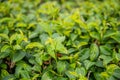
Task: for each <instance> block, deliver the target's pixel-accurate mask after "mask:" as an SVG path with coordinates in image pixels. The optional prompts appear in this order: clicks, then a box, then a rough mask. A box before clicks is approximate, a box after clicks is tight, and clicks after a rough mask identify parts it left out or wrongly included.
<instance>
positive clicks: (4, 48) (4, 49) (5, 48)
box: [1, 45, 10, 52]
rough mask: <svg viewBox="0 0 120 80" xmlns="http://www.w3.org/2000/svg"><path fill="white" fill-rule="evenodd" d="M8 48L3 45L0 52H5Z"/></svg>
mask: <svg viewBox="0 0 120 80" xmlns="http://www.w3.org/2000/svg"><path fill="white" fill-rule="evenodd" d="M8 48H10V46H9V45H4V46H3V47H2V48H1V52H6V50H7V49H8Z"/></svg>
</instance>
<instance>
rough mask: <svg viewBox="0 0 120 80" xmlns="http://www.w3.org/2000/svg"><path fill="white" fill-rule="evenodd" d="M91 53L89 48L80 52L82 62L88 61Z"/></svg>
mask: <svg viewBox="0 0 120 80" xmlns="http://www.w3.org/2000/svg"><path fill="white" fill-rule="evenodd" d="M89 51H90V50H89V49H88V48H85V49H82V51H81V52H80V60H81V61H83V60H86V59H87V58H88V57H89V56H90V54H89Z"/></svg>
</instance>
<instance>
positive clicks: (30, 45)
mask: <svg viewBox="0 0 120 80" xmlns="http://www.w3.org/2000/svg"><path fill="white" fill-rule="evenodd" d="M34 47H37V48H39V49H41V48H43V45H42V44H40V43H39V42H31V43H29V44H28V45H27V46H26V47H25V49H32V48H34Z"/></svg>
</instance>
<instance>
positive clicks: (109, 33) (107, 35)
mask: <svg viewBox="0 0 120 80" xmlns="http://www.w3.org/2000/svg"><path fill="white" fill-rule="evenodd" d="M116 34H117V32H116V31H114V30H108V31H106V33H105V34H104V36H103V37H104V38H107V37H110V36H113V35H116Z"/></svg>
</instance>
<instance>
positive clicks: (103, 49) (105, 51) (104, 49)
mask: <svg viewBox="0 0 120 80" xmlns="http://www.w3.org/2000/svg"><path fill="white" fill-rule="evenodd" d="M100 53H102V54H105V55H111V51H110V49H109V48H108V47H107V46H100Z"/></svg>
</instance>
